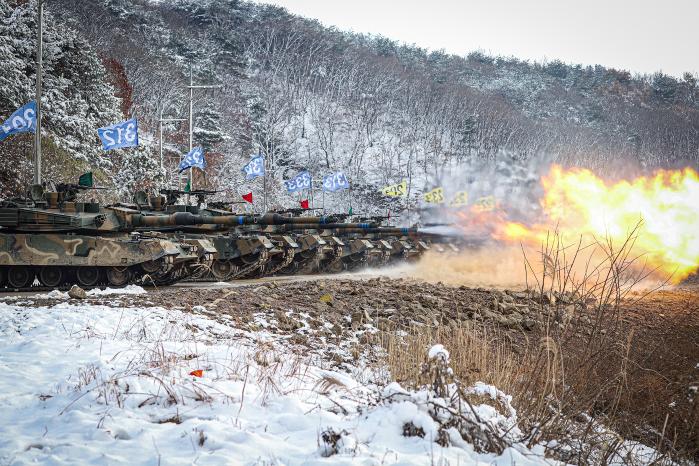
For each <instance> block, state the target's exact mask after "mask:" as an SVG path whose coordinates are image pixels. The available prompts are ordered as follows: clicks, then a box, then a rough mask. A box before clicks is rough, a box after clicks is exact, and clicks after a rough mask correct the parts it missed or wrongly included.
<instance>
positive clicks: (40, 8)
mask: <svg viewBox="0 0 699 466" xmlns="http://www.w3.org/2000/svg"><path fill="white" fill-rule="evenodd" d="M37 16H38V30H37V39H36V44H37V46H36V97H35V99H36V128H35V131H34V184H41V79H42V74H43V48H44V46H43V43H44V0H39V1H38V2H37Z"/></svg>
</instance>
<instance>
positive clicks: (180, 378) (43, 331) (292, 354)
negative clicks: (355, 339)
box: [0, 295, 552, 465]
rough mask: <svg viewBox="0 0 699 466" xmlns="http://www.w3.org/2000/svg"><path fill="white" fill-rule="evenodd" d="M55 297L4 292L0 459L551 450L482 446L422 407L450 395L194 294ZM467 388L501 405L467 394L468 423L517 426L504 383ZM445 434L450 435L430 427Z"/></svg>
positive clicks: (434, 456)
mask: <svg viewBox="0 0 699 466" xmlns="http://www.w3.org/2000/svg"><path fill="white" fill-rule="evenodd" d="M53 298H59V300H57V301H56V300H51V301H45V300H44V301H40V300H36V299H37V298H36V297H34V298H26V299H25V298H19V299H17V300H15V301H12V300H6V303H2V304H0V368H1V369H2V374H3V377H2V378H1V379H0V463H2V464H18V465H19V464H29V463H35V462H39V463H51V464H192V463H194V462H196V463H197V464H223V463H226V464H385V463H397V462H400V463H402V464H428V463H431V464H435V463H438V464H503V465H505V464H507V465H511V464H517V465H533V464H552V463H551V462H549V460H545V459H544V458H543V457H542V452H543V448H542V447H537V448H535V450H534V451H532V450H529V449H527V448H526V447H524V446H523V445H521V444H517V443H514V444H513V445H504V450H503V451H502V454H500V455H497V454H495V453H478V452H476V450H479V451H485V450H487V448H485V449H484V448H483V445H480V446H477V447H474V445H472V444H470V443H467V442H466V441H464V440H463V438H462V436H461V435H460V434H459V432H458V430H457V429H456V428H455V427H451V428H449V429H446V430H444V429H443V428H442V427H440V425H439V423H437V422H435V417H434V416H433V415H431V414H430V413H431V412H432V411H433V410H434V409H435V406H442V407H450V400H448V399H443V398H440V397H438V396H437V394H436V393H433V392H432V391H428V390H422V391H418V392H411V391H407V390H404V389H403V388H401V387H400V386H399V385H398V384H396V383H390V384H386V383H385V382H386V381H385V380H382V379H383V377H381V376H380V375H379V374H376V373H373V372H372V371H371V370H369V369H368V368H366V367H356V368H354V369H353V370H352V371H350V372H351V373H341V372H337V371H331V370H328V369H324V368H323V367H324V361H323V358H322V354H321V355H320V356H321V357H318V356H313V355H312V352H308V351H299V350H298V349H297V348H294V347H293V345H292V344H291V343H290V342H289V340H287V339H285V338H284V337H283V336H280V335H275V334H273V333H271V332H268V331H265V330H263V331H259V332H255V333H251V332H244V331H240V330H236V329H235V328H233V327H231V326H229V325H226V324H225V323H222V322H221V321H216V320H213V319H212V318H210V317H208V316H207V315H206V312H207V311H206V309H205V308H204V307H197V309H198V311H199V312H198V313H194V314H192V313H186V312H183V311H179V310H171V309H164V308H160V307H150V308H138V307H128V306H126V307H123V306H122V305H119V304H118V302H119V301H110V299H114V296H113V295H108V296H106V297H105V296H101V297H99V298H93V299H102V300H103V301H101V304H96V303H95V302H93V301H90V304H86V303H84V302H80V301H73V300H66V299H65V298H64V297H58V296H54V297H53ZM44 299H45V298H44ZM122 299H125V300H126V301H128V299H129V298H128V297H124V298H122ZM34 300H36V301H34ZM122 302H124V301H122ZM8 303H11V304H8ZM260 324H261V328H264V327H265V325H264V324H265V323H264V322H263V321H261V322H260ZM433 353H434V354H433V355H432V356H433V357H434V358H435V360H439V361H441V362H444V363H446V362H447V358H448V355H447V354H445V352H444V351H441V350H439V348H437V349H434V350H433ZM440 358H441V359H440ZM325 365H326V364H325ZM196 371H202V372H201V373H200V374H199V373H197V372H196ZM198 375H201V377H199V376H198ZM359 379H362V380H363V381H364V380H368V382H366V381H364V382H360V381H359ZM471 390H476V391H478V393H480V394H482V395H485V396H486V398H487V397H488V396H490V397H494V398H497V399H498V400H499V401H498V406H506V409H505V410H504V411H503V410H502V409H500V410H498V409H495V408H494V407H493V406H495V404H496V403H495V401H494V402H493V406H490V405H489V404H483V405H480V406H475V409H476V411H475V412H476V413H477V415H478V417H479V418H480V421H477V420H475V419H471V421H470V422H473V423H474V424H473V425H477V426H479V427H477V428H476V430H474V432H481V434H480V435H481V436H483V438H491V439H492V438H493V437H492V435H497V436H501V437H502V438H503V439H505V440H506V441H507V439H510V438H514V436H515V435H516V434H517V433H518V429H517V426H516V420H517V417H516V412H515V411H514V409H512V408H511V406H510V405H509V401H508V400H509V399H508V397H507V396H505V395H504V394H502V393H500V392H499V391H497V390H496V389H495V388H494V387H489V386H484V385H482V384H480V385H477V386H476V387H473V388H472V389H471ZM450 409H453V406H451V408H450ZM431 410H432V411H431ZM457 414H458V413H455V412H452V414H448V412H447V411H443V414H442V415H441V416H442V419H441V420H442V421H444V420H445V419H448V418H449V416H456V415H457ZM462 414H463V415H464V416H465V417H464V419H466V418H467V417H469V416H471V417H472V416H473V415H472V414H470V413H462ZM478 429H481V430H478ZM440 432H441V433H440ZM445 432H446V433H445ZM488 433H490V434H488ZM491 434H492V435H491ZM445 435H446V436H447V438H445V439H442V443H443V444H447V443H448V444H450V445H451V446H448V447H442V446H440V444H439V443H438V442H436V441H435V439H436V438H439V436H442V437H443V436H445ZM489 436H490V437H489ZM475 438H477V439H478V438H479V437H475ZM481 440H482V439H481ZM507 443H510V442H509V441H507Z"/></svg>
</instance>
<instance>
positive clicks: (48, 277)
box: [39, 267, 63, 288]
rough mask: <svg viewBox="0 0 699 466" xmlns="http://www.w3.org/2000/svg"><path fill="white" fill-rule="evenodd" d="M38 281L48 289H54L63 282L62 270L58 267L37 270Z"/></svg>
mask: <svg viewBox="0 0 699 466" xmlns="http://www.w3.org/2000/svg"><path fill="white" fill-rule="evenodd" d="M39 281H40V282H41V284H42V285H44V286H48V287H49V288H56V287H57V286H58V285H60V284H61V283H62V282H63V269H62V268H60V267H42V268H41V269H39Z"/></svg>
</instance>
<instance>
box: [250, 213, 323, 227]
mask: <svg viewBox="0 0 699 466" xmlns="http://www.w3.org/2000/svg"><path fill="white" fill-rule="evenodd" d="M335 220H336V219H335V218H334V217H332V216H330V217H287V216H284V215H280V214H274V213H267V214H264V215H262V216H260V217H258V218H257V223H258V224H260V225H308V224H321V225H322V224H327V223H334V222H335Z"/></svg>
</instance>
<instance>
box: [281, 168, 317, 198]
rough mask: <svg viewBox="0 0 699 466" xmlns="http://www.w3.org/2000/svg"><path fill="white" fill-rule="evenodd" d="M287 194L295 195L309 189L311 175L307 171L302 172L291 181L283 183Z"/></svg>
mask: <svg viewBox="0 0 699 466" xmlns="http://www.w3.org/2000/svg"><path fill="white" fill-rule="evenodd" d="M284 184H285V185H286V190H287V192H290V193H295V192H298V191H303V190H304V189H311V174H310V173H308V172H307V171H302V172H301V173H299V174H298V175H296V176H295V177H293V178H292V179H290V180H288V181H285V182H284Z"/></svg>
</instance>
